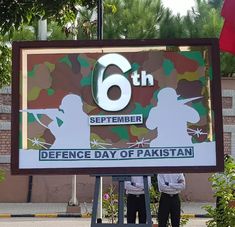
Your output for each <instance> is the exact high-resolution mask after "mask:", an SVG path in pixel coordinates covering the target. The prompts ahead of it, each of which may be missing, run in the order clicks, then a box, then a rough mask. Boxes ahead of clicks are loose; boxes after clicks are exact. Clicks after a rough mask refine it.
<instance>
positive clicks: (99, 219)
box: [97, 0, 103, 223]
mask: <svg viewBox="0 0 235 227" xmlns="http://www.w3.org/2000/svg"><path fill="white" fill-rule="evenodd" d="M102 39H103V2H102V0H97V40H102ZM102 193H103V178H102V177H101V176H100V187H99V196H98V207H97V223H102V216H103V213H102V203H103V196H102Z"/></svg>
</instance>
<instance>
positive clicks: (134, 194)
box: [125, 176, 151, 223]
mask: <svg viewBox="0 0 235 227" xmlns="http://www.w3.org/2000/svg"><path fill="white" fill-rule="evenodd" d="M150 186H151V178H150V177H148V188H150ZM125 189H126V194H127V223H135V221H136V213H138V218H139V223H146V206H145V196H144V180H143V177H142V176H132V177H131V181H125Z"/></svg>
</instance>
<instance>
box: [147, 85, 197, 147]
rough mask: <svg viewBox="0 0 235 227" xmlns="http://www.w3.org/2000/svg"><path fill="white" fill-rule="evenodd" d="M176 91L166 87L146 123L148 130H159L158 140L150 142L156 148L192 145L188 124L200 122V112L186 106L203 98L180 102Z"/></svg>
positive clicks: (161, 91) (159, 95) (160, 93)
mask: <svg viewBox="0 0 235 227" xmlns="http://www.w3.org/2000/svg"><path fill="white" fill-rule="evenodd" d="M178 97H179V95H177V93H176V91H175V89H173V88H170V87H166V88H163V89H161V90H160V91H159V93H158V103H157V106H156V107H153V108H152V109H151V110H150V112H149V116H148V118H147V121H146V126H147V128H148V129H151V130H153V129H156V128H157V138H155V139H154V140H152V141H151V142H150V146H151V147H155V146H184V145H190V144H192V137H191V136H190V135H189V134H188V132H187V123H188V122H190V123H197V122H198V121H199V120H200V116H199V114H198V112H197V111H196V110H195V109H193V108H192V107H190V106H188V105H185V103H187V102H190V101H192V100H195V99H199V98H201V97H195V98H190V99H185V100H178Z"/></svg>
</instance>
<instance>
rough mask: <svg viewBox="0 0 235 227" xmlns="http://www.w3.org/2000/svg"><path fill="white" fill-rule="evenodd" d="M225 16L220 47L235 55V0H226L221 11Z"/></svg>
mask: <svg viewBox="0 0 235 227" xmlns="http://www.w3.org/2000/svg"><path fill="white" fill-rule="evenodd" d="M221 15H222V16H223V17H224V19H225V21H224V25H223V29H222V31H221V33H220V40H219V42H220V49H221V50H222V51H226V52H230V53H232V54H234V55H235V0H225V1H224V5H223V8H222V11H221Z"/></svg>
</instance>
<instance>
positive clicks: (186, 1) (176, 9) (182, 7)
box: [162, 0, 195, 16]
mask: <svg viewBox="0 0 235 227" xmlns="http://www.w3.org/2000/svg"><path fill="white" fill-rule="evenodd" d="M162 3H163V5H164V7H168V8H170V9H171V10H172V12H173V14H175V15H176V14H177V13H180V15H181V16H185V15H186V14H187V10H191V8H192V7H193V6H195V0H162Z"/></svg>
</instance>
